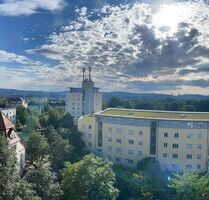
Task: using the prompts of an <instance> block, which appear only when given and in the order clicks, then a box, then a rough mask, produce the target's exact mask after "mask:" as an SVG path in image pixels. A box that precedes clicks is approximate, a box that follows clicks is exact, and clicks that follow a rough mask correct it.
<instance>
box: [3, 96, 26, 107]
mask: <svg viewBox="0 0 209 200" xmlns="http://www.w3.org/2000/svg"><path fill="white" fill-rule="evenodd" d="M6 102H7V105H8V106H18V105H22V106H23V107H25V108H28V100H26V99H23V98H22V97H8V98H7V101H6Z"/></svg>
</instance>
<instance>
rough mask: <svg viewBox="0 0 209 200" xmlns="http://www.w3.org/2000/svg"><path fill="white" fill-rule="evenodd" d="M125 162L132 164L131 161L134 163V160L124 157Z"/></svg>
mask: <svg viewBox="0 0 209 200" xmlns="http://www.w3.org/2000/svg"><path fill="white" fill-rule="evenodd" d="M126 162H127V163H128V164H133V163H134V161H133V160H131V159H126Z"/></svg>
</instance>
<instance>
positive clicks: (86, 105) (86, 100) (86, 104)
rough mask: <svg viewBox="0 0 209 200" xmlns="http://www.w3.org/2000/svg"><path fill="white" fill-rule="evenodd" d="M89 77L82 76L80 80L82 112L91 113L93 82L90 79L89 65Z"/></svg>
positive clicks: (92, 107) (92, 108)
mask: <svg viewBox="0 0 209 200" xmlns="http://www.w3.org/2000/svg"><path fill="white" fill-rule="evenodd" d="M88 70H89V77H88V78H86V79H85V78H84V79H83V82H82V91H83V106H82V114H83V115H86V114H91V113H93V112H94V82H93V81H92V80H91V67H89V68H88Z"/></svg>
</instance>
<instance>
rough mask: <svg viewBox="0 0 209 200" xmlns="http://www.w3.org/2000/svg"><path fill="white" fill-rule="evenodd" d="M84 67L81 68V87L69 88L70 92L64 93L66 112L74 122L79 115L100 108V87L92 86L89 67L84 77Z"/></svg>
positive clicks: (96, 110) (99, 109)
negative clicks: (87, 74) (86, 75)
mask: <svg viewBox="0 0 209 200" xmlns="http://www.w3.org/2000/svg"><path fill="white" fill-rule="evenodd" d="M84 73H85V69H83V81H82V88H73V87H71V88H70V92H69V93H67V94H66V100H65V102H66V107H65V110H66V112H69V113H70V114H71V116H72V117H73V118H74V122H75V124H77V120H78V118H79V117H80V116H82V115H86V114H91V113H94V112H99V111H101V110H102V93H101V92H100V91H99V89H100V88H97V87H94V82H93V80H92V79H91V68H89V76H88V78H86V77H85V74H84Z"/></svg>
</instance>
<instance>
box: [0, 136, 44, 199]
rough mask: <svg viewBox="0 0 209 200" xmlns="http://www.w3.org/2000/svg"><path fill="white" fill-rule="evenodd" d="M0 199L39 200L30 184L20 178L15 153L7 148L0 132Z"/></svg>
mask: <svg viewBox="0 0 209 200" xmlns="http://www.w3.org/2000/svg"><path fill="white" fill-rule="evenodd" d="M0 199H1V200H13V199H14V200H20V199H21V200H40V199H39V198H38V197H37V196H36V195H35V191H33V189H32V186H31V184H29V183H27V182H26V181H25V180H23V179H22V180H21V179H20V176H19V174H18V173H17V168H16V157H15V153H14V152H13V151H12V150H11V149H9V148H8V144H7V140H6V138H5V137H4V136H2V134H1V133H0Z"/></svg>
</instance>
